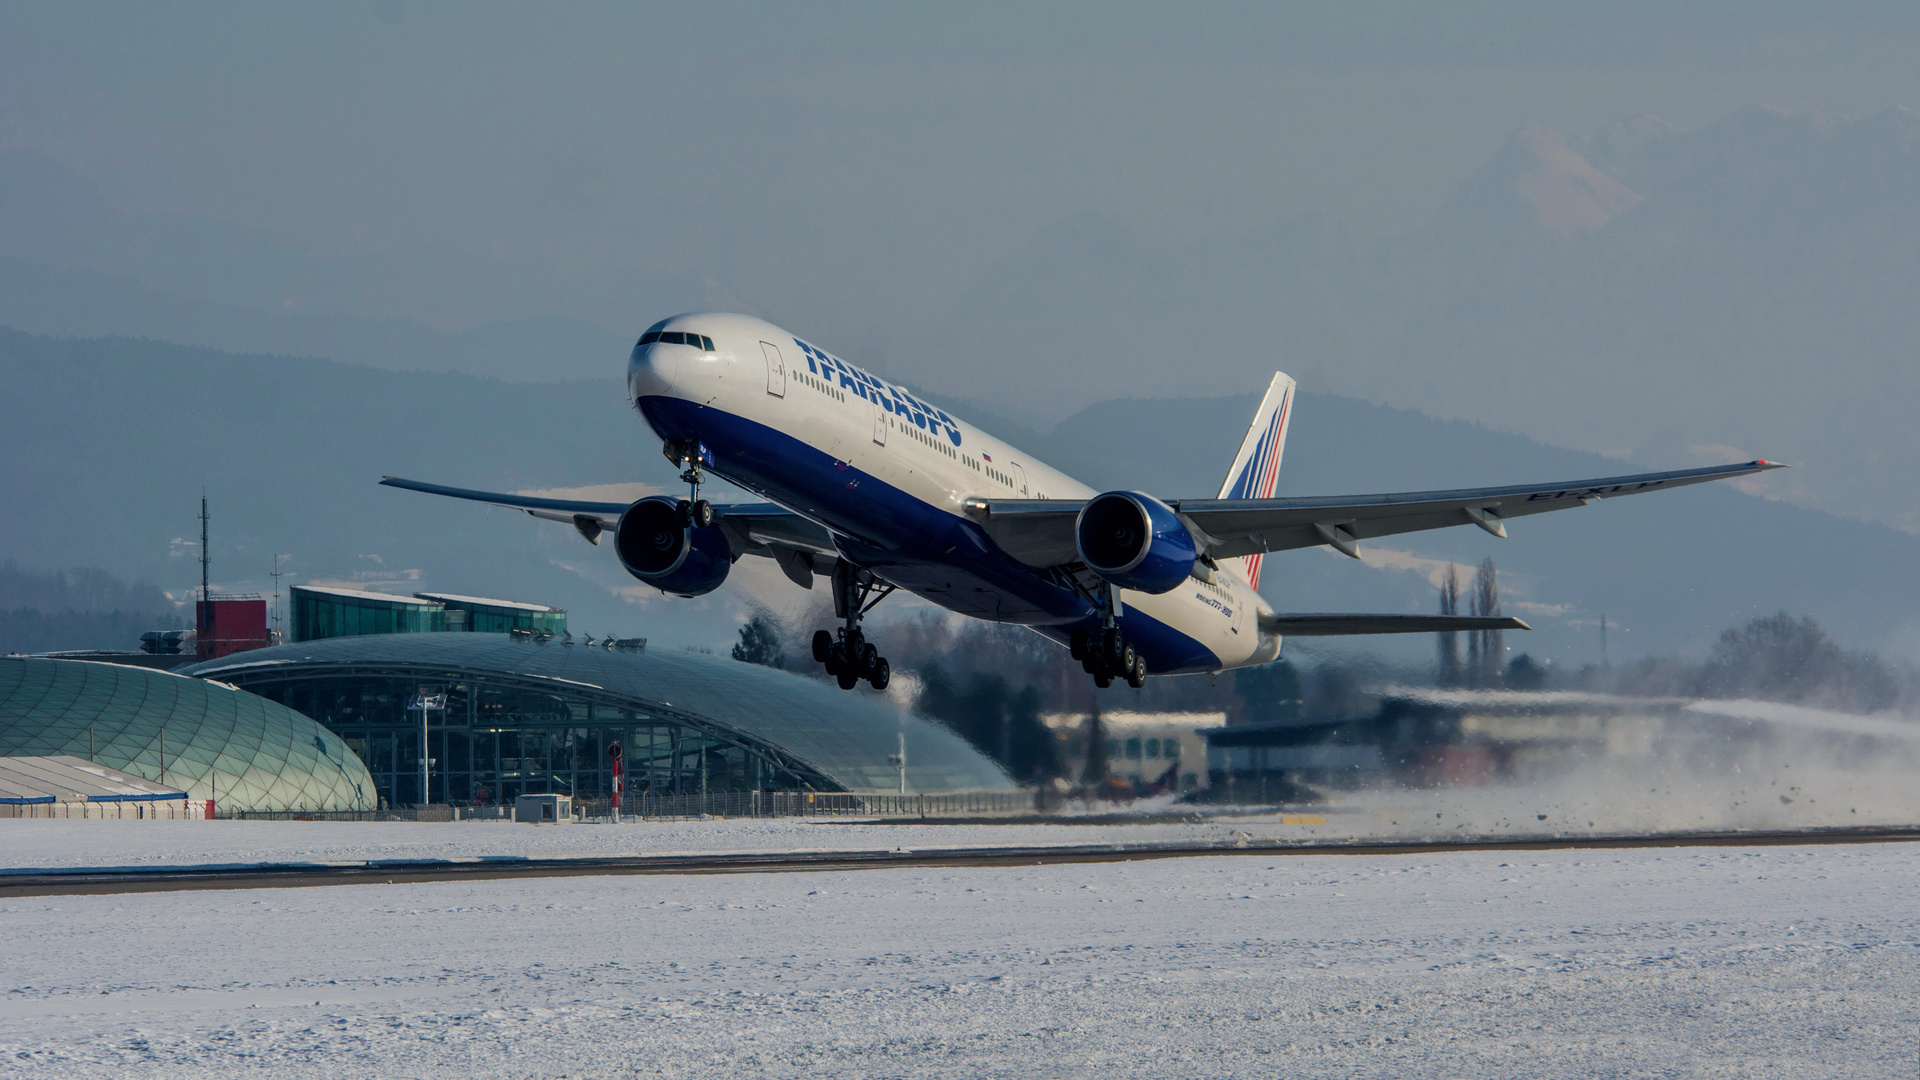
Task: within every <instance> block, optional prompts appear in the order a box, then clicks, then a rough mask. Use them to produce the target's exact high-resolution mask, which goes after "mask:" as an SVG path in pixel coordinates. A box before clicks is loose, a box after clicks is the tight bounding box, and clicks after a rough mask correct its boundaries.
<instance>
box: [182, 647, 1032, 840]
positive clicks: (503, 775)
mask: <svg viewBox="0 0 1920 1080" xmlns="http://www.w3.org/2000/svg"><path fill="white" fill-rule="evenodd" d="M181 670H182V671H183V673H186V674H190V675H196V676H201V677H204V678H210V679H218V680H221V681H223V682H228V683H232V684H234V685H236V686H240V687H242V688H244V689H246V690H249V691H251V692H253V693H255V694H259V695H261V696H263V697H266V698H269V699H271V700H272V701H274V702H277V703H279V704H281V705H283V706H285V707H287V708H288V709H292V710H297V711H299V712H300V713H304V714H305V715H307V716H310V717H312V718H313V719H314V720H316V721H318V722H319V723H321V724H322V725H324V726H325V727H326V728H327V729H328V730H330V731H331V732H333V733H335V734H336V735H338V736H339V737H340V738H341V739H343V740H345V743H346V745H347V746H349V747H351V748H352V750H353V751H354V753H356V754H358V755H359V757H360V758H361V760H363V761H365V763H366V766H367V768H368V770H369V771H370V772H371V773H372V776H373V783H374V786H375V788H376V789H377V790H378V792H379V795H380V798H381V799H383V800H385V802H386V803H387V804H388V805H389V806H400V805H407V804H414V803H422V802H426V803H450V804H453V805H470V806H485V805H490V804H495V805H497V804H505V803H511V802H512V801H513V799H514V798H516V797H517V796H519V795H523V794H534V793H549V792H551V793H558V794H564V795H572V796H574V797H575V798H577V799H598V798H604V797H606V796H607V795H608V794H610V793H611V791H612V782H613V771H612V765H611V763H610V761H609V758H608V753H607V749H608V747H609V746H610V745H612V744H613V743H616V742H617V743H619V744H621V746H622V748H623V751H624V761H625V770H626V780H625V789H624V790H625V791H626V792H627V793H629V794H634V795H639V794H648V795H704V794H710V793H719V792H748V791H817V792H853V793H861V794H878V793H887V792H896V791H899V790H900V787H901V786H902V784H903V782H904V787H905V790H906V792H907V793H908V794H949V793H961V792H987V791H1011V790H1014V787H1015V785H1014V784H1013V782H1012V780H1011V779H1009V778H1008V776H1007V775H1006V773H1004V772H1003V771H1002V770H1001V769H1000V768H999V766H997V765H995V764H994V763H993V761H992V760H991V759H990V758H988V757H987V756H986V755H984V754H982V753H980V752H979V751H978V750H976V749H974V748H973V747H972V746H971V745H970V744H968V743H967V742H966V741H965V740H964V739H962V738H960V736H958V735H956V734H954V733H953V732H951V731H949V730H947V729H946V728H944V727H940V726H938V725H935V724H932V723H929V722H928V721H926V720H924V719H922V718H920V717H918V716H915V715H913V714H912V713H911V712H909V711H908V710H907V709H906V708H904V707H903V706H901V705H899V704H897V703H896V702H894V701H893V700H891V699H889V698H886V697H883V696H880V695H864V694H863V695H846V694H842V693H841V692H839V691H837V690H835V689H833V688H831V687H830V686H828V685H827V684H825V683H821V682H819V681H817V680H814V679H808V678H803V677H801V676H798V675H794V674H791V673H789V672H785V671H777V670H774V669H772V668H766V667H761V666H758V665H755V664H747V663H741V662H739V661H736V660H731V659H726V658H721V657H716V656H712V655H708V654H703V653H695V652H686V651H678V650H654V649H632V648H613V647H608V646H607V645H606V644H605V643H602V644H600V645H591V646H590V645H586V644H572V643H568V642H565V641H558V640H553V639H550V638H549V639H541V638H537V637H529V636H525V635H522V636H510V635H507V634H487V633H412V634H377V635H369V636H356V637H334V638H326V639H323V640H316V641H304V642H299V643H296V644H290V645H280V646H275V647H273V648H269V649H259V650H255V651H252V652H246V653H238V654H235V655H233V656H229V657H225V658H222V659H219V660H213V661H208V662H206V663H202V664H197V665H194V666H192V667H189V668H183V669H181ZM423 726H424V729H425V733H426V741H427V753H426V757H427V765H428V768H427V770H426V772H427V780H426V784H427V790H426V791H425V793H424V797H423V793H422V791H421V786H420V785H421V779H420V777H421V770H420V742H421V732H422V728H423ZM902 745H904V747H905V750H906V765H905V770H904V771H905V776H904V778H903V777H902V776H901V774H900V771H899V770H898V768H897V762H896V761H895V760H894V757H893V755H895V754H897V753H898V752H899V750H900V749H901V747H902Z"/></svg>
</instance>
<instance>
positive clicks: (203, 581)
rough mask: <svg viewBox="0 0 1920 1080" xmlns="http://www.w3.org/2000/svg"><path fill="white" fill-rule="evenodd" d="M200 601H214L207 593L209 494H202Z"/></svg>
mask: <svg viewBox="0 0 1920 1080" xmlns="http://www.w3.org/2000/svg"><path fill="white" fill-rule="evenodd" d="M200 599H201V600H202V601H205V600H210V599H212V595H211V594H210V593H208V592H207V493H206V492H204V491H203V492H201V493H200Z"/></svg>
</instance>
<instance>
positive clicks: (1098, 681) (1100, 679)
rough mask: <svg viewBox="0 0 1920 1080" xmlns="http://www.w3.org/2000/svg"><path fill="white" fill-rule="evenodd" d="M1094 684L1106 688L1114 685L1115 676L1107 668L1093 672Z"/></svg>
mask: <svg viewBox="0 0 1920 1080" xmlns="http://www.w3.org/2000/svg"><path fill="white" fill-rule="evenodd" d="M1093 685H1095V686H1097V687H1099V688H1100V689H1102V690H1105V689H1106V688H1107V687H1109V686H1112V685H1113V676H1112V675H1109V674H1108V673H1107V672H1106V670H1105V669H1102V670H1100V671H1096V672H1094V673H1093Z"/></svg>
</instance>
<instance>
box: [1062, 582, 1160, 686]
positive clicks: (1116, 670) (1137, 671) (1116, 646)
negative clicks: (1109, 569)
mask: <svg viewBox="0 0 1920 1080" xmlns="http://www.w3.org/2000/svg"><path fill="white" fill-rule="evenodd" d="M1081 593H1082V595H1084V596H1086V598H1087V599H1088V600H1090V601H1092V602H1094V603H1096V604H1098V605H1099V607H1100V625H1099V627H1097V628H1095V629H1091V630H1089V629H1088V628H1086V627H1081V628H1080V629H1077V630H1075V631H1074V632H1073V636H1072V637H1070V638H1068V639H1067V650H1068V651H1069V652H1071V653H1072V654H1073V658H1074V659H1075V660H1078V661H1080V666H1081V667H1083V668H1085V669H1086V670H1087V674H1089V675H1091V676H1093V685H1095V686H1097V687H1099V688H1100V689H1102V690H1105V689H1106V688H1107V687H1109V686H1112V685H1113V680H1114V679H1116V678H1118V679H1125V680H1127V685H1128V686H1131V687H1133V688H1134V689H1135V690H1138V689H1140V688H1141V687H1143V686H1145V685H1147V658H1146V657H1144V656H1142V655H1140V652H1139V650H1137V649H1135V648H1134V647H1133V645H1132V643H1131V642H1129V641H1128V640H1127V639H1126V636H1125V635H1123V634H1121V633H1120V626H1119V620H1118V619H1117V618H1115V613H1116V612H1117V611H1118V610H1119V607H1120V590H1119V589H1117V588H1114V587H1113V586H1111V585H1109V586H1107V587H1106V588H1105V589H1103V590H1101V591H1099V592H1094V591H1092V590H1088V589H1084V588H1083V589H1082V590H1081Z"/></svg>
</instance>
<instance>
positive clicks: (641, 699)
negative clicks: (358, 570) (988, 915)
mask: <svg viewBox="0 0 1920 1080" xmlns="http://www.w3.org/2000/svg"><path fill="white" fill-rule="evenodd" d="M180 670H181V671H182V672H183V673H185V674H190V675H198V676H203V677H207V678H215V679H223V680H228V681H232V682H236V683H239V684H240V685H243V686H264V684H266V683H280V682H291V681H295V680H298V679H300V678H304V677H312V676H319V675H323V674H325V675H337V674H344V673H350V672H357V673H362V674H366V675H369V676H372V675H412V676H416V677H423V678H434V679H445V680H448V681H458V680H469V679H470V680H475V681H481V682H496V683H499V682H512V683H519V684H521V685H525V686H530V687H535V688H544V689H547V690H556V691H559V690H566V691H576V692H577V691H597V692H599V693H603V694H607V695H609V696H612V697H616V698H619V699H621V700H622V701H625V702H630V703H632V704H633V705H635V706H636V707H639V708H643V709H645V710H647V711H649V712H654V713H659V714H663V715H675V714H678V715H680V716H683V717H687V718H690V719H693V720H697V721H700V722H703V723H704V724H705V725H707V726H711V727H713V728H715V729H718V730H721V731H731V732H735V733H738V734H739V735H740V736H741V737H742V738H744V739H747V740H749V741H752V742H755V743H759V744H762V745H764V746H767V747H770V748H772V749H773V750H775V751H778V752H779V754H780V755H781V756H783V757H786V758H789V759H791V760H793V761H794V762H795V763H797V764H799V765H802V766H804V767H806V768H807V769H808V770H810V771H812V772H815V773H817V774H819V775H820V776H821V777H823V778H825V779H827V780H829V781H831V782H833V783H834V784H837V785H839V786H840V787H842V788H845V789H846V790H848V791H855V792H890V791H896V790H898V783H899V774H898V772H897V771H896V770H895V768H894V766H893V765H892V763H890V762H889V761H888V760H887V759H888V757H889V755H892V754H894V753H896V752H897V751H898V748H899V737H900V733H901V732H902V731H903V730H904V731H905V733H906V741H907V790H908V791H909V792H910V793H924V794H934V793H937V792H955V791H1004V790H1009V789H1011V788H1013V787H1014V784H1013V782H1012V781H1011V780H1010V779H1009V778H1008V777H1007V775H1006V773H1005V772H1003V771H1001V769H1000V767H999V766H998V765H996V764H994V762H993V761H992V759H990V758H988V757H987V756H986V755H984V754H982V753H980V752H979V751H978V750H976V749H974V748H973V746H972V745H970V744H969V743H968V742H967V741H966V740H965V739H962V738H961V737H960V736H958V735H956V734H954V733H953V732H952V731H950V730H948V729H947V728H945V727H942V726H940V725H938V724H934V723H930V722H928V721H927V720H925V719H924V718H921V717H919V716H916V715H914V714H913V713H911V712H909V711H907V710H905V709H903V708H901V707H900V706H899V705H897V704H895V703H894V702H892V701H890V700H888V699H886V698H883V697H878V696H874V695H869V694H865V693H849V692H846V691H842V690H839V689H837V688H834V687H832V686H829V685H828V684H826V683H822V682H819V681H817V680H814V679H807V678H803V677H801V676H799V675H794V674H792V673H790V672H785V671H778V670H775V669H773V668H766V667H761V666H759V665H757V664H745V663H741V662H739V661H737V660H732V659H727V658H722V657H716V656H710V655H705V654H701V653H691V652H683V651H677V650H660V651H652V650H643V651H640V652H630V651H626V650H616V649H604V648H600V647H598V646H594V647H589V646H585V645H565V644H562V643H560V642H557V641H547V642H541V643H536V642H526V641H516V640H514V639H513V638H510V637H508V636H507V635H505V634H480V633H458V632H454V633H424V634H380V635H372V636H366V637H348V638H327V639H323V640H319V641H304V642H299V643H296V644H291V645H280V646H275V647H274V648H270V649H256V650H254V651H251V652H244V653H235V654H233V655H231V656H227V657H223V658H221V659H218V660H210V661H207V662H205V663H201V664H196V665H193V666H192V667H187V668H182V669H180Z"/></svg>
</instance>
